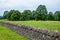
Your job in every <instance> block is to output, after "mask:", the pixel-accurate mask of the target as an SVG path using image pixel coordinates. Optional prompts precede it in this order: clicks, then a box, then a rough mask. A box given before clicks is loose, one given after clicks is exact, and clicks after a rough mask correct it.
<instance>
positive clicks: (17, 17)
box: [11, 10, 21, 21]
mask: <svg viewBox="0 0 60 40" xmlns="http://www.w3.org/2000/svg"><path fill="white" fill-rule="evenodd" d="M20 17H21V13H20V12H19V11H18V10H15V11H13V14H12V15H11V20H14V21H17V20H20Z"/></svg>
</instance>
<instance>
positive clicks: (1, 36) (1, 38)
mask: <svg viewBox="0 0 60 40" xmlns="http://www.w3.org/2000/svg"><path fill="white" fill-rule="evenodd" d="M0 40H28V39H27V38H25V37H23V36H21V35H19V34H17V33H15V32H13V31H11V30H9V29H8V28H6V27H4V26H2V25H0Z"/></svg>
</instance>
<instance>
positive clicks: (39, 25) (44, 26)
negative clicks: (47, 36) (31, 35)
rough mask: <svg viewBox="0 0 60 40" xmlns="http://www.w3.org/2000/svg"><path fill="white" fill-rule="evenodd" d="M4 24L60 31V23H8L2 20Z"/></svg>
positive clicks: (31, 21) (32, 21) (33, 21)
mask: <svg viewBox="0 0 60 40" xmlns="http://www.w3.org/2000/svg"><path fill="white" fill-rule="evenodd" d="M0 21H3V22H10V23H14V24H21V25H27V26H33V27H36V28H42V29H48V30H59V31H60V21H35V20H30V21H7V20H0Z"/></svg>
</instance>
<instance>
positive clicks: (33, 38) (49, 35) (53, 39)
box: [0, 22, 60, 40]
mask: <svg viewBox="0 0 60 40" xmlns="http://www.w3.org/2000/svg"><path fill="white" fill-rule="evenodd" d="M0 24H1V25H4V26H6V27H7V28H10V29H11V30H13V31H15V32H16V33H18V34H21V35H23V36H25V37H27V38H29V39H30V40H60V32H55V31H49V30H44V29H36V28H33V27H28V26H25V25H18V24H12V23H5V22H0Z"/></svg>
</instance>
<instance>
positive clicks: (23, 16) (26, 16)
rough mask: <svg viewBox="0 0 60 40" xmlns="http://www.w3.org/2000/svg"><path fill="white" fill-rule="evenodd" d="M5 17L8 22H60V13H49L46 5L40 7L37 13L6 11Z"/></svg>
mask: <svg viewBox="0 0 60 40" xmlns="http://www.w3.org/2000/svg"><path fill="white" fill-rule="evenodd" d="M3 17H4V18H5V19H8V20H13V21H18V20H24V21H26V20H56V21H60V11H56V12H55V13H52V12H49V13H48V11H47V8H46V6H45V5H39V6H38V7H37V9H36V10H35V11H32V12H31V10H24V11H23V12H22V13H20V12H19V11H18V10H10V11H5V12H4V15H3Z"/></svg>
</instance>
